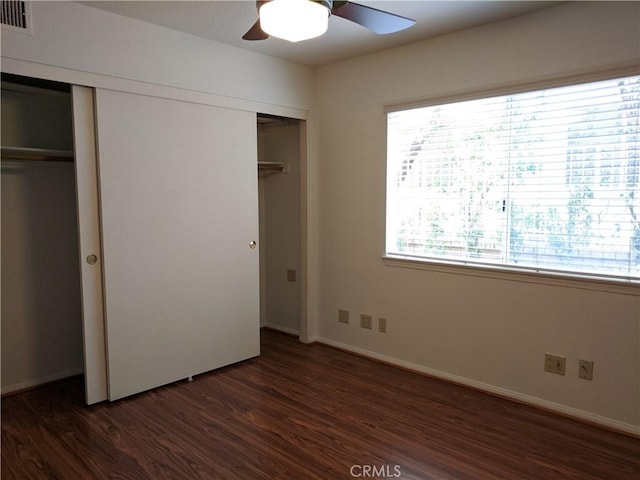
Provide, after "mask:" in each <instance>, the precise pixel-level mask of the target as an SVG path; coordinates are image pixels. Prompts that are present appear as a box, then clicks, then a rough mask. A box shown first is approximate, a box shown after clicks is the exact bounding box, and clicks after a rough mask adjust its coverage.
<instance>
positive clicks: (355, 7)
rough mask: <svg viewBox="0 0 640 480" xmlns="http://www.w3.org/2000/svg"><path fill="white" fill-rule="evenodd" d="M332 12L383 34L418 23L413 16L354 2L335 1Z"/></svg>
mask: <svg viewBox="0 0 640 480" xmlns="http://www.w3.org/2000/svg"><path fill="white" fill-rule="evenodd" d="M331 14H332V15H337V16H338V17H342V18H345V19H347V20H350V21H352V22H355V23H357V24H358V25H362V26H363V27H366V28H368V29H369V30H372V31H373V32H375V33H377V34H381V35H383V34H386V33H395V32H399V31H401V30H404V29H406V28H409V27H412V26H413V25H415V23H416V21H415V20H412V19H411V18H406V17H401V16H400V15H395V14H393V13H389V12H385V11H382V10H378V9H377V8H372V7H367V6H366V5H360V4H359V3H353V2H333V9H332V10H331Z"/></svg>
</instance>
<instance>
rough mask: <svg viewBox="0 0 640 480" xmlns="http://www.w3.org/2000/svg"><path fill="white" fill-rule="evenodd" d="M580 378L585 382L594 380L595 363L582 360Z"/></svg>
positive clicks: (579, 367) (579, 368)
mask: <svg viewBox="0 0 640 480" xmlns="http://www.w3.org/2000/svg"><path fill="white" fill-rule="evenodd" d="M578 377H580V378H583V379H585V380H593V362H592V361H591V360H582V359H581V360H580V362H579V364H578Z"/></svg>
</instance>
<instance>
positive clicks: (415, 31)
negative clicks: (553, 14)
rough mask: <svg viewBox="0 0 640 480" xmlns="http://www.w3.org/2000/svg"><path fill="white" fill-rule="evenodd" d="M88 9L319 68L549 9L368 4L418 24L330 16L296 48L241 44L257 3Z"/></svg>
mask: <svg viewBox="0 0 640 480" xmlns="http://www.w3.org/2000/svg"><path fill="white" fill-rule="evenodd" d="M82 3H85V4H87V5H90V6H92V7H96V8H100V9H102V10H107V11H110V12H113V13H117V14H119V15H124V16H127V17H131V18H135V19H138V20H142V21H144V22H148V23H153V24H156V25H161V26H164V27H167V28H171V29H173V30H178V31H181V32H184V33H188V34H191V35H196V36H198V37H203V38H207V39H209V40H215V41H218V42H222V43H226V44H229V45H234V46H236V47H240V48H244V49H247V50H252V51H254V52H258V53H262V54H266V55H271V56H274V57H280V58H283V59H286V60H290V61H293V62H296V63H300V64H303V65H309V66H320V65H326V64H328V63H332V62H335V61H338V60H344V59H347V58H352V57H356V56H360V55H364V54H367V53H373V52H376V51H380V50H385V49H387V48H392V47H397V46H400V45H406V44H408V43H413V42H417V41H420V40H424V39H427V38H432V37H436V36H439V35H442V34H445V33H450V32H453V31H456V30H461V29H464V28H469V27H473V26H477V25H482V24H485V23H489V22H493V21H496V20H502V19H505V18H509V17H513V16H517V15H522V14H525V13H529V12H532V11H534V10H539V9H541V8H547V7H549V6H551V5H555V4H558V3H560V2H548V1H539V0H538V1H479V0H474V1H451V0H449V1H430V0H428V1H425V0H421V1H419V0H412V1H403V0H396V1H371V0H363V1H358V2H356V3H361V4H364V5H368V6H372V7H375V8H378V9H380V10H386V11H390V12H392V13H396V14H398V15H402V16H405V17H409V18H413V19H414V20H416V25H414V26H413V27H411V28H409V29H408V30H405V31H403V32H398V33H394V34H389V35H376V34H374V33H372V32H370V31H369V30H367V29H366V28H363V27H361V26H360V25H357V24H355V23H352V22H349V21H347V20H344V19H343V18H340V17H335V16H334V17H331V18H330V20H329V30H328V31H327V33H326V34H324V35H323V36H322V37H319V38H314V39H311V40H306V41H303V42H299V43H289V42H287V41H284V40H280V39H277V38H273V37H272V38H269V39H267V40H262V41H246V40H242V38H241V37H242V35H243V34H244V33H245V32H246V31H247V30H248V29H249V28H250V27H251V26H252V25H253V23H254V22H255V20H256V19H257V11H256V3H255V2H254V1H249V0H246V1H245V0H236V1H219V0H214V1H86V2H82Z"/></svg>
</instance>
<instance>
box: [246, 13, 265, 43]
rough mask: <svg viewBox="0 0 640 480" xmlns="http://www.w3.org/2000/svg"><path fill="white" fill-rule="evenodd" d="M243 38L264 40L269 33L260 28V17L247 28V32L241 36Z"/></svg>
mask: <svg viewBox="0 0 640 480" xmlns="http://www.w3.org/2000/svg"><path fill="white" fill-rule="evenodd" d="M242 38H243V40H266V39H267V38H269V34H268V33H266V32H265V31H264V30H262V27H261V26H260V18H258V20H256V23H254V24H253V27H251V28H250V29H249V31H248V32H247V33H245V34H244V35H243V36H242Z"/></svg>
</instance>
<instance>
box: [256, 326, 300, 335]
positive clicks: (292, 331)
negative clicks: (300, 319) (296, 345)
mask: <svg viewBox="0 0 640 480" xmlns="http://www.w3.org/2000/svg"><path fill="white" fill-rule="evenodd" d="M261 327H266V328H270V329H271V330H277V331H279V332H282V333H287V334H289V335H294V336H296V337H299V336H300V330H296V329H294V328H289V327H283V326H282V325H277V324H275V323H265V324H264V325H261Z"/></svg>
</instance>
